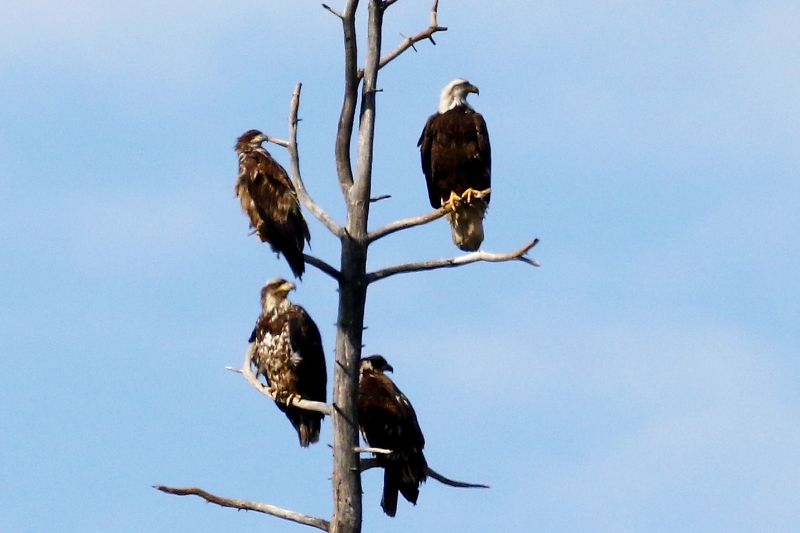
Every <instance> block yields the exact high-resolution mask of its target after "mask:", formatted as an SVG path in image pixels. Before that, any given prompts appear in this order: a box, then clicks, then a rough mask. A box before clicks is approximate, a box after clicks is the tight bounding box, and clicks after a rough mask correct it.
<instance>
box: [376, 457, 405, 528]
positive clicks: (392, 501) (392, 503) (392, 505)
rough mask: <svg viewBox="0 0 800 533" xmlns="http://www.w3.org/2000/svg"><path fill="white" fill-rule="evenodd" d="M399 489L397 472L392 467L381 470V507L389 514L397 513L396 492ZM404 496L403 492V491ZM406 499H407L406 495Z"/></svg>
mask: <svg viewBox="0 0 800 533" xmlns="http://www.w3.org/2000/svg"><path fill="white" fill-rule="evenodd" d="M398 490H400V487H399V479H398V473H397V472H396V471H395V470H394V469H393V468H385V469H384V470H383V497H381V508H382V509H383V512H384V513H386V514H387V515H389V516H394V515H396V514H397V492H398ZM403 496H405V492H403ZM406 499H408V498H407V497H406Z"/></svg>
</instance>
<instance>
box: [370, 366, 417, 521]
mask: <svg viewBox="0 0 800 533" xmlns="http://www.w3.org/2000/svg"><path fill="white" fill-rule="evenodd" d="M387 370H388V371H389V372H391V371H392V370H393V369H392V367H391V365H389V363H387V362H386V359H384V358H383V357H382V356H380V355H372V356H370V357H365V358H363V359H361V367H360V374H359V380H358V426H359V428H360V429H361V434H362V435H363V436H364V440H366V441H367V444H369V445H370V446H372V447H375V448H385V449H388V450H392V453H391V454H389V455H386V454H376V459H377V461H378V464H379V465H380V466H381V467H383V497H382V498H381V507H382V508H383V511H384V512H385V513H386V514H387V515H389V516H394V515H395V513H397V492H398V491H400V493H402V494H403V497H404V498H405V499H406V500H408V501H409V502H411V503H413V504H414V505H416V504H417V496H419V485H420V483H422V482H423V481H425V479H426V478H427V471H428V463H427V462H426V461H425V456H424V455H423V454H422V448H424V447H425V437H423V436H422V430H421V429H420V428H419V423H418V422H417V415H416V413H415V412H414V408H413V407H411V403H410V402H409V401H408V398H406V396H405V394H403V393H402V392H400V389H398V388H397V387H396V386H395V384H394V383H393V382H392V380H391V379H389V377H388V376H386V375H385V374H384V372H385V371H387Z"/></svg>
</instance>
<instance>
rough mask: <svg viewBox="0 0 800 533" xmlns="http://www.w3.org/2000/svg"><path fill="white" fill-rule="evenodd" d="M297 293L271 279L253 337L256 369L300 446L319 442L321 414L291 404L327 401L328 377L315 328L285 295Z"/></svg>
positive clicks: (306, 315)
mask: <svg viewBox="0 0 800 533" xmlns="http://www.w3.org/2000/svg"><path fill="white" fill-rule="evenodd" d="M294 288H295V286H294V284H293V283H291V282H289V281H286V280H284V279H280V278H276V279H272V280H270V281H268V282H267V284H266V285H264V288H263V289H261V315H260V316H259V317H258V321H257V322H256V326H255V328H254V329H253V333H252V335H250V347H249V349H250V350H252V364H253V365H254V366H255V367H256V371H257V374H259V375H262V376H264V378H265V379H266V380H267V385H269V387H270V388H271V389H272V391H273V392H274V393H275V395H276V400H275V403H276V404H277V406H278V408H279V409H280V410H281V411H283V412H284V413H286V417H287V418H288V419H289V421H290V422H291V423H292V425H293V426H294V427H295V429H296V430H297V436H298V437H299V438H300V446H308V445H309V444H311V443H312V442H317V441H318V440H319V429H320V425H321V423H322V417H323V415H322V413H318V412H316V411H308V410H305V409H300V408H298V407H294V406H291V405H288V403H289V402H290V401H291V400H292V399H293V398H294V397H299V398H301V399H304V400H313V401H317V402H324V401H325V398H326V386H327V381H328V374H327V370H326V368H325V354H324V352H323V351H322V340H321V338H320V335H319V329H317V325H316V324H315V323H314V321H313V320H311V317H310V316H308V313H306V310H305V309H303V308H302V307H300V306H299V305H294V304H293V303H292V302H290V301H289V299H288V298H287V297H286V295H287V294H288V293H289V291H291V290H293V289H294Z"/></svg>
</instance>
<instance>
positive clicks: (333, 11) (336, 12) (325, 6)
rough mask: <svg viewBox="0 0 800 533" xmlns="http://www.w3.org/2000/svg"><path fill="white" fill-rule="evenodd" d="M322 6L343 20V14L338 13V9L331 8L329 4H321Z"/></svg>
mask: <svg viewBox="0 0 800 533" xmlns="http://www.w3.org/2000/svg"><path fill="white" fill-rule="evenodd" d="M322 7H324V8H325V9H327V10H328V11H330V12H331V13H333V14H334V15H336V16H337V17H339V18H340V19H342V20H344V15H342V14H341V13H339V12H338V11H336V10H335V9H333V8H332V7H331V6H329V5H328V4H322Z"/></svg>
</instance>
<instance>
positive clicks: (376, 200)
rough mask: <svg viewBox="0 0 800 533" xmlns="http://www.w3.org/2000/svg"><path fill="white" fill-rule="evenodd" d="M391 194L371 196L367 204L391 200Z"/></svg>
mask: <svg viewBox="0 0 800 533" xmlns="http://www.w3.org/2000/svg"><path fill="white" fill-rule="evenodd" d="M391 197H392V195H391V194H381V195H380V196H373V197H372V198H370V199H369V203H371V204H374V203H375V202H380V201H381V200H388V199H389V198H391Z"/></svg>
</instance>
